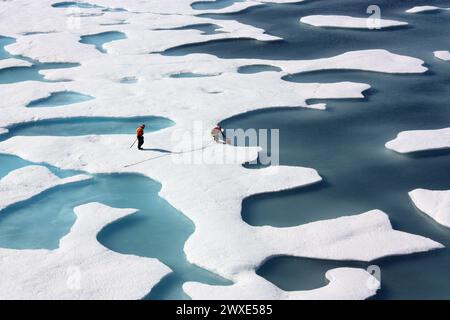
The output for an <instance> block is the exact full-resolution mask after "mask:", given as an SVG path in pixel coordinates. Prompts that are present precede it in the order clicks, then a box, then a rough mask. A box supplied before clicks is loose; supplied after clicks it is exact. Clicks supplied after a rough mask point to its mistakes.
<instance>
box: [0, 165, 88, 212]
mask: <svg viewBox="0 0 450 320" xmlns="http://www.w3.org/2000/svg"><path fill="white" fill-rule="evenodd" d="M89 178H90V177H89V176H88V175H84V174H80V175H76V176H72V177H68V178H64V179H61V178H58V177H57V176H55V175H54V174H53V173H52V172H51V171H50V170H49V169H47V168H46V167H43V166H26V167H24V168H21V169H17V170H14V171H11V172H10V173H8V175H6V176H5V177H3V178H2V179H1V180H0V211H1V210H2V209H4V208H6V207H8V206H9V205H11V204H13V203H17V202H20V201H24V200H27V199H29V198H31V197H33V196H35V195H38V194H39V193H42V192H44V191H45V190H48V189H50V188H53V187H56V186H60V185H64V184H68V183H74V182H79V181H83V180H87V179H89Z"/></svg>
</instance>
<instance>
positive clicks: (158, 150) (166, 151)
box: [142, 148, 172, 153]
mask: <svg viewBox="0 0 450 320" xmlns="http://www.w3.org/2000/svg"><path fill="white" fill-rule="evenodd" d="M142 151H155V152H162V153H172V151H170V150H164V149H157V148H142Z"/></svg>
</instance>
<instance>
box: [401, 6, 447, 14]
mask: <svg viewBox="0 0 450 320" xmlns="http://www.w3.org/2000/svg"><path fill="white" fill-rule="evenodd" d="M439 10H443V8H440V7H436V6H416V7H412V8H411V9H408V10H406V12H407V13H422V12H431V11H439ZM444 10H446V9H444Z"/></svg>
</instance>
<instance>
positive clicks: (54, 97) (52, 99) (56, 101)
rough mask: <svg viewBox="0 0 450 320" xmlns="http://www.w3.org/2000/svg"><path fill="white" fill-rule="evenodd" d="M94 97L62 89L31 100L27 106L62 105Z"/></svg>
mask: <svg viewBox="0 0 450 320" xmlns="http://www.w3.org/2000/svg"><path fill="white" fill-rule="evenodd" d="M92 99H94V97H91V96H88V95H85V94H82V93H79V92H72V91H60V92H53V93H51V94H50V96H49V97H46V98H42V99H37V100H34V101H31V102H30V103H29V104H28V105H27V107H28V108H41V107H60V106H65V105H69V104H74V103H80V102H84V101H89V100H92Z"/></svg>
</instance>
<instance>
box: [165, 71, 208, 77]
mask: <svg viewBox="0 0 450 320" xmlns="http://www.w3.org/2000/svg"><path fill="white" fill-rule="evenodd" d="M215 76H216V74H201V73H192V72H182V73H174V74H171V75H170V77H171V78H206V77H215Z"/></svg>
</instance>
